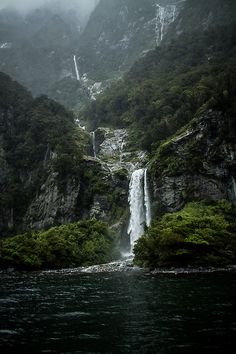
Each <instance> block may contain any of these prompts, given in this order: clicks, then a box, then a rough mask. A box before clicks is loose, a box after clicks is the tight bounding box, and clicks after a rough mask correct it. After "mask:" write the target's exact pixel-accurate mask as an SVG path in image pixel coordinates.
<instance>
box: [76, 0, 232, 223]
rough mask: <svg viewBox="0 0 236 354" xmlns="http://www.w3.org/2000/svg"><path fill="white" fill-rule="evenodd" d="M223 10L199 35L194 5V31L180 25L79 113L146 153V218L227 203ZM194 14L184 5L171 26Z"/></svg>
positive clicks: (228, 28) (228, 51)
mask: <svg viewBox="0 0 236 354" xmlns="http://www.w3.org/2000/svg"><path fill="white" fill-rule="evenodd" d="M224 4H225V6H223V7H221V5H222V2H218V3H217V4H216V3H214V8H213V9H212V13H213V14H214V13H216V14H218V16H216V22H214V16H213V15H212V16H213V17H212V18H213V19H212V20H211V25H210V26H209V27H208V28H207V29H205V27H202V23H203V22H204V21H205V16H206V14H207V17H208V13H207V9H208V10H209V6H208V5H209V4H208V3H203V2H202V3H201V12H199V16H200V15H202V16H203V17H201V18H202V21H199V28H198V31H193V32H188V31H187V28H188V26H187V25H186V31H183V33H182V34H180V33H179V34H178V35H177V36H176V33H175V35H174V38H173V40H172V41H170V42H169V41H166V42H163V44H162V45H161V46H160V47H159V48H157V49H156V50H155V51H153V52H150V53H148V54H147V55H146V56H145V57H144V58H143V59H141V60H139V61H138V62H137V63H136V64H135V65H134V66H133V67H132V69H131V70H130V72H129V73H128V74H127V75H125V76H124V79H123V80H120V81H119V82H118V83H117V84H116V85H114V86H113V87H111V88H110V89H109V90H108V91H107V92H105V93H104V94H103V95H102V96H101V97H100V98H99V99H98V100H97V101H96V102H94V103H93V104H92V105H90V106H89V107H88V108H87V109H86V110H84V111H83V112H82V114H83V118H84V119H87V120H88V121H89V122H90V124H92V126H93V127H96V126H97V125H107V126H110V125H113V126H115V127H120V128H124V127H126V128H127V127H128V128H129V130H130V136H131V139H132V144H133V147H134V148H138V147H140V146H141V148H142V149H145V150H148V151H149V152H150V153H151V161H150V173H151V174H150V181H152V184H153V196H152V197H153V206H154V208H153V216H154V217H156V216H158V215H160V213H162V212H166V211H174V210H178V209H180V208H182V207H183V206H184V204H185V203H186V202H187V201H191V200H195V199H200V200H201V199H207V198H209V199H213V200H218V199H222V198H225V199H229V200H232V201H234V200H235V177H236V176H235V172H236V171H235V153H236V150H235V137H236V120H235V115H236V107H235V101H236V86H235V75H236V42H235V36H234V33H235V30H236V21H235V19H234V17H233V16H231V15H230V13H231V11H233V10H234V7H235V4H234V3H233V2H231V1H230V0H228V1H225V2H224ZM226 5H227V6H226ZM199 6H200V5H199V3H198V4H196V3H195V2H194V3H193V2H192V1H191V0H190V1H187V2H186V8H185V9H184V10H183V12H181V13H180V15H179V17H178V18H177V21H178V23H182V22H183V24H182V26H183V27H184V26H185V25H184V21H185V16H186V11H187V10H186V9H188V11H189V7H191V14H192V17H194V16H195V15H194V14H195V10H196V11H197V10H199ZM230 9H231V11H230ZM219 14H220V16H221V17H219ZM182 15H183V17H182ZM228 17H229V21H227V18H228ZM188 20H189V18H188ZM223 22H224V23H226V25H225V26H222V25H220V24H221V23H223ZM193 23H194V21H193ZM174 25H175V23H173V26H174ZM171 30H172V29H171Z"/></svg>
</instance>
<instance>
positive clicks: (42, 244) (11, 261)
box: [0, 220, 119, 270]
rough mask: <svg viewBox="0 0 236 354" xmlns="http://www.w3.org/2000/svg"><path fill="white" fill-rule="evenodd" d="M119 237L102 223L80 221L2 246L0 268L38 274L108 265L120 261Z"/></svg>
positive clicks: (1, 244)
mask: <svg viewBox="0 0 236 354" xmlns="http://www.w3.org/2000/svg"><path fill="white" fill-rule="evenodd" d="M118 256H119V253H118V251H117V249H116V239H115V236H114V235H113V234H112V233H111V231H110V230H109V229H108V227H107V225H106V224H105V223H103V222H100V221H93V220H90V221H80V222H77V223H74V224H68V225H63V226H59V227H54V228H51V229H49V230H48V231H42V232H33V233H26V234H24V235H19V236H14V237H11V238H6V239H3V240H1V242H0V266H1V267H2V268H6V267H14V268H16V269H26V270H37V269H49V268H50V269H52V268H57V269H58V268H68V267H79V266H89V265H93V264H101V263H106V262H109V261H111V260H113V259H114V258H116V257H118Z"/></svg>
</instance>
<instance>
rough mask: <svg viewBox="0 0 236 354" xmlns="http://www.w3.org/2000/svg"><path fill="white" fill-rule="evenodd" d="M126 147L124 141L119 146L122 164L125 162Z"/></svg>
mask: <svg viewBox="0 0 236 354" xmlns="http://www.w3.org/2000/svg"><path fill="white" fill-rule="evenodd" d="M124 145H125V143H124V142H123V141H122V143H121V144H120V146H119V150H120V163H122V161H123V149H124Z"/></svg>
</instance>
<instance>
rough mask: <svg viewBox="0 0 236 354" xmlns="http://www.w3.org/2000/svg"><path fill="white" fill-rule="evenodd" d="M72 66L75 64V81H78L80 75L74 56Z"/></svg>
mask: <svg viewBox="0 0 236 354" xmlns="http://www.w3.org/2000/svg"><path fill="white" fill-rule="evenodd" d="M74 64H75V73H76V79H77V81H80V74H79V69H78V64H77V60H76V55H74Z"/></svg>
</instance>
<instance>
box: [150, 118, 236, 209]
mask: <svg viewBox="0 0 236 354" xmlns="http://www.w3.org/2000/svg"><path fill="white" fill-rule="evenodd" d="M231 137H232V138H231ZM235 154H236V146H235V142H234V140H233V120H232V119H230V118H229V117H226V116H224V115H223V114H222V113H221V112H214V111H209V112H208V113H207V114H205V115H204V116H203V117H201V118H199V119H198V120H197V121H195V122H194V123H192V124H191V126H190V127H189V128H188V129H187V130H186V131H185V132H184V133H181V134H179V135H177V136H175V137H174V138H172V139H171V140H170V141H168V142H167V143H164V144H163V145H162V146H161V147H160V149H159V152H158V155H157V157H156V159H155V161H154V162H153V163H152V164H151V166H150V171H151V176H152V178H151V179H152V185H153V209H154V213H155V215H156V216H158V215H160V213H163V212H172V211H176V210H179V209H181V208H182V207H183V206H184V205H185V203H187V202H188V201H192V200H204V199H208V200H209V199H210V200H213V201H217V200H221V199H228V200H231V201H236V193H235V178H236V160H235V156H236V155H235Z"/></svg>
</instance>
